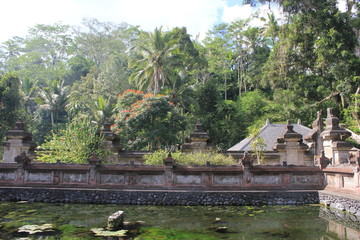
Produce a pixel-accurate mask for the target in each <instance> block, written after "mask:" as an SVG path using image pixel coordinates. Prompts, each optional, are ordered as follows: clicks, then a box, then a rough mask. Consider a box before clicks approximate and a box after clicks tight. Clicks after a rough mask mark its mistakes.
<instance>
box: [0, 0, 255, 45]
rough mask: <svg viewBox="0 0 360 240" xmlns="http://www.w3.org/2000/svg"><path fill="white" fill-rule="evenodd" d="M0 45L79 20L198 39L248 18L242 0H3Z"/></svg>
mask: <svg viewBox="0 0 360 240" xmlns="http://www.w3.org/2000/svg"><path fill="white" fill-rule="evenodd" d="M0 6H1V9H2V14H1V15H0V43H1V42H4V41H5V40H8V39H10V38H12V37H13V36H20V37H25V35H26V33H27V30H28V28H29V27H33V26H35V25H36V24H50V25H51V24H54V23H57V22H62V23H64V24H70V25H80V24H81V21H82V19H83V18H97V19H98V20H99V21H110V22H114V23H121V22H126V23H129V24H132V25H139V26H140V27H141V29H143V30H146V31H152V30H154V29H155V28H156V27H160V26H163V29H171V28H173V27H187V29H188V32H189V33H190V34H191V35H192V36H193V37H196V36H197V35H200V38H203V37H204V36H205V33H206V32H207V31H208V30H209V29H211V28H212V27H213V26H214V25H215V24H217V23H220V22H231V21H233V20H235V19H237V18H246V17H249V16H250V13H251V9H250V7H249V6H242V0H182V1H178V0H151V1H149V0H101V1H100V0H31V1H30V0H11V1H8V0H5V1H1V5H0Z"/></svg>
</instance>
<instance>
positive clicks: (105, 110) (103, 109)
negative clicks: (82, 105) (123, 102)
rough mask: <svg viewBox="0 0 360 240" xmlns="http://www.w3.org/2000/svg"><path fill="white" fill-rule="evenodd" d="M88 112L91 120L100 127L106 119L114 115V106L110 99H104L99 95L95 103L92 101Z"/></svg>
mask: <svg viewBox="0 0 360 240" xmlns="http://www.w3.org/2000/svg"><path fill="white" fill-rule="evenodd" d="M90 110H91V113H92V117H93V119H94V120H95V121H96V122H97V123H98V124H99V125H102V124H103V123H104V122H105V121H106V120H107V119H110V118H111V117H112V116H113V115H114V113H115V108H114V104H112V102H111V100H110V98H108V99H106V98H104V97H103V96H102V95H99V96H98V98H97V99H96V100H95V101H93V103H92V106H91V107H90Z"/></svg>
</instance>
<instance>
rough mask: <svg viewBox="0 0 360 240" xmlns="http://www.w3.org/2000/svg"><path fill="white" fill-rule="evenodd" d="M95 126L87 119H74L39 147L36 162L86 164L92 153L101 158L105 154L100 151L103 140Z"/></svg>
mask: <svg viewBox="0 0 360 240" xmlns="http://www.w3.org/2000/svg"><path fill="white" fill-rule="evenodd" d="M98 130H99V129H98V126H97V124H93V123H91V121H90V119H89V118H87V117H76V118H74V119H73V120H72V121H71V122H70V123H69V124H67V126H66V128H65V129H63V130H60V131H59V132H58V133H53V135H52V138H51V139H50V140H49V141H46V142H45V143H44V144H42V145H41V146H40V148H41V149H44V150H43V151H41V152H39V157H38V160H39V161H42V162H49V163H53V162H56V161H57V160H60V161H61V162H65V163H87V159H88V158H89V157H91V154H92V153H93V152H96V154H97V155H98V156H99V157H100V158H101V157H103V156H104V155H105V152H104V151H103V150H101V149H100V144H101V143H102V141H103V138H102V137H101V136H99V134H98Z"/></svg>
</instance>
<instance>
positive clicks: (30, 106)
mask: <svg viewBox="0 0 360 240" xmlns="http://www.w3.org/2000/svg"><path fill="white" fill-rule="evenodd" d="M20 82H21V88H20V94H21V97H22V99H23V101H24V108H25V111H26V112H27V113H33V112H34V111H35V108H34V106H35V100H34V99H35V98H36V97H37V94H38V87H37V83H38V81H35V82H33V81H31V80H30V79H29V78H25V79H23V80H21V81H20Z"/></svg>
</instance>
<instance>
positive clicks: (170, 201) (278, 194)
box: [0, 187, 319, 206]
mask: <svg viewBox="0 0 360 240" xmlns="http://www.w3.org/2000/svg"><path fill="white" fill-rule="evenodd" d="M0 200H1V201H29V202H45V203H92V204H128V205H168V206H171V205H180V206H187V205H188V206H196V205H217V206H221V205H226V206H231V205H235V206H237V205H295V204H297V205H302V204H312V203H318V202H319V198H318V193H317V191H298V192H296V191H241V192H234V191H232V192H229V191H211V192H206V191H194V192H188V191H126V190H124V191H120V190H119V191H116V190H65V189H45V188H44V189H35V188H4V187H2V188H0Z"/></svg>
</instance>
